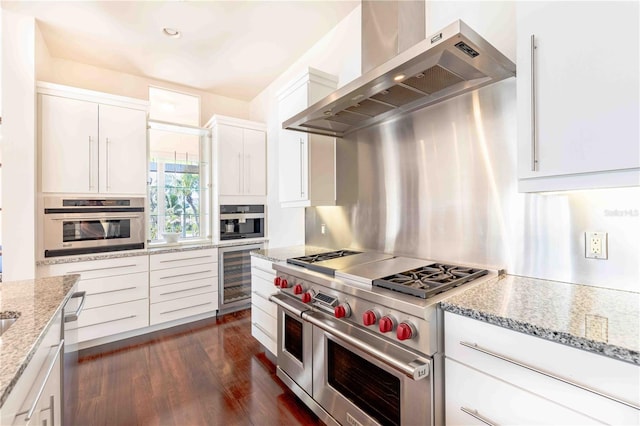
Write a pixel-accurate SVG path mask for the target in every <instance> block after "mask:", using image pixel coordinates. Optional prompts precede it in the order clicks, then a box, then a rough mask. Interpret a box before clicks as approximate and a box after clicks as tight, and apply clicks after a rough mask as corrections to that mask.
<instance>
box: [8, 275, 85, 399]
mask: <svg viewBox="0 0 640 426" xmlns="http://www.w3.org/2000/svg"><path fill="white" fill-rule="evenodd" d="M66 277H70V278H71V279H74V282H73V284H72V285H71V286H70V288H69V291H67V293H66V295H65V296H64V297H63V298H62V299H61V300H60V304H59V305H58V307H57V308H56V309H55V310H54V311H53V313H52V315H51V318H49V320H48V321H47V323H46V324H45V325H44V326H43V327H42V330H41V331H40V333H39V334H38V337H36V338H35V339H34V340H33V343H32V344H31V345H30V346H29V348H28V349H27V350H26V354H25V355H24V356H23V357H21V358H22V360H21V362H20V367H19V368H18V369H17V370H16V372H15V374H14V375H13V377H12V378H11V380H10V381H9V382H8V383H7V384H6V385H5V386H4V389H0V392H1V393H0V409H2V407H3V406H4V403H5V402H6V400H7V398H8V397H9V395H10V394H11V391H12V390H13V388H14V387H15V386H16V384H17V383H18V380H20V378H21V377H22V374H23V373H24V371H25V370H26V369H27V366H28V365H29V363H30V362H31V360H32V359H33V356H34V355H35V353H36V351H37V350H38V348H39V347H40V344H41V343H42V340H43V339H44V337H45V336H46V334H47V333H48V331H49V329H50V328H51V326H52V325H53V320H54V318H56V316H57V315H58V313H59V312H60V310H61V309H62V307H63V306H64V305H65V304H66V303H67V301H68V300H69V299H70V297H71V294H72V292H73V289H74V287H75V285H76V284H77V282H78V280H79V279H80V275H79V274H73V275H66Z"/></svg>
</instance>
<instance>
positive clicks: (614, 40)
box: [516, 1, 640, 192]
mask: <svg viewBox="0 0 640 426" xmlns="http://www.w3.org/2000/svg"><path fill="white" fill-rule="evenodd" d="M638 16H639V3H638V2H606V1H601V2H517V5H516V17H517V18H516V23H517V64H518V78H517V96H518V101H517V104H518V177H519V189H520V191H521V192H537V191H553V190H570V189H584V188H598V187H616V186H632V185H640V134H639V127H638V117H639V116H640V108H639V92H640V90H639V81H640V79H639V78H638V75H640V69H639V65H638V64H639V56H640V53H639V52H640V46H639V38H640V37H639V29H638V28H639V18H638ZM532 37H533V39H532Z"/></svg>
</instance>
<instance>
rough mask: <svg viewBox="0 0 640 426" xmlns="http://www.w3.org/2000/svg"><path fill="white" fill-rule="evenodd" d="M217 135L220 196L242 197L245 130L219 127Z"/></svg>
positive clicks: (224, 126)
mask: <svg viewBox="0 0 640 426" xmlns="http://www.w3.org/2000/svg"><path fill="white" fill-rule="evenodd" d="M217 135H218V156H219V157H218V176H219V191H220V195H242V193H243V191H242V185H243V182H242V174H243V147H242V139H243V129H242V128H240V127H234V126H226V125H219V126H218V129H217Z"/></svg>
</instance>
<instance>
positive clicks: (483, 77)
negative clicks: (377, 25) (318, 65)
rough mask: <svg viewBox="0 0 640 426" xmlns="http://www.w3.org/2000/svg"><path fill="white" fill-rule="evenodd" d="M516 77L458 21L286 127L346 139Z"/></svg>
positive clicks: (506, 61) (488, 46) (509, 63)
mask: <svg viewBox="0 0 640 426" xmlns="http://www.w3.org/2000/svg"><path fill="white" fill-rule="evenodd" d="M363 4H364V2H363ZM363 25H364V23H363ZM515 75H516V66H515V64H514V63H513V62H512V61H511V60H509V58H507V57H506V56H504V55H503V54H502V53H500V52H499V51H498V50H497V49H496V48H495V47H493V46H492V45H491V44H490V43H489V42H487V41H486V40H485V39H484V38H482V37H481V36H480V35H479V34H478V33H476V32H475V31H473V30H472V29H471V28H469V26H468V25H466V24H465V23H464V22H462V21H460V20H458V21H455V22H453V23H452V24H450V25H448V26H447V27H446V28H443V29H442V30H441V31H438V32H437V33H435V34H433V35H431V36H430V37H427V38H425V39H423V40H421V41H419V42H418V43H417V44H414V45H413V46H412V47H410V48H408V49H406V50H405V51H403V52H401V53H400V54H398V55H397V56H395V57H393V58H392V59H390V60H388V61H387V62H384V63H383V64H381V65H379V66H377V67H375V68H373V69H371V70H370V71H367V72H365V73H363V75H362V76H360V77H359V78H357V79H355V80H353V81H352V82H350V83H348V84H347V85H345V86H344V87H342V88H340V89H338V90H337V91H335V92H334V93H332V94H330V95H329V96H327V97H325V98H324V99H321V100H320V101H318V102H316V103H315V104H314V105H312V106H310V107H309V108H307V109H306V110H304V111H302V112H300V113H299V114H296V115H295V116H293V117H291V118H290V119H288V120H286V121H285V122H284V123H283V125H282V127H283V128H284V129H289V130H297V131H301V132H305V133H315V134H319V135H327V136H335V137H340V138H341V137H344V136H346V135H348V134H349V133H352V132H355V131H357V130H360V129H364V128H366V127H369V126H372V125H374V124H377V123H380V122H382V121H385V120H388V119H391V118H393V117H396V116H399V115H402V114H406V113H409V112H412V111H415V110H418V109H421V108H424V107H426V106H429V105H433V104H436V103H438V102H442V101H445V100H447V99H450V98H453V97H455V96H458V95H461V94H463V93H467V92H470V91H472V90H476V89H478V88H480V87H483V86H487V85H489V84H492V83H496V82H498V81H500V80H503V79H505V78H509V77H513V76H515Z"/></svg>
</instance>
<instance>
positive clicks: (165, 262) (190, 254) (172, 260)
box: [149, 248, 218, 271]
mask: <svg viewBox="0 0 640 426" xmlns="http://www.w3.org/2000/svg"><path fill="white" fill-rule="evenodd" d="M211 263H218V249H216V248H212V249H206V250H188V251H181V252H175V253H162V254H152V255H150V256H149V267H150V269H151V270H152V271H156V270H159V269H169V268H176V267H181V266H189V265H201V264H211ZM213 268H214V269H217V266H214V267H213Z"/></svg>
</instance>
